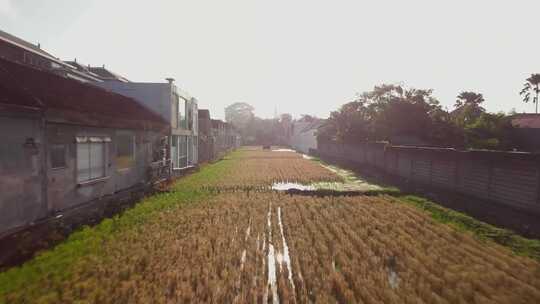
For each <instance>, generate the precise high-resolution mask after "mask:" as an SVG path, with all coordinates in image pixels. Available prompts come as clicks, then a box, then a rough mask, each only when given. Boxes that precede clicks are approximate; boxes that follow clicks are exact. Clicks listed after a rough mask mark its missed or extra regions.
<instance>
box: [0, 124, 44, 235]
mask: <svg viewBox="0 0 540 304" xmlns="http://www.w3.org/2000/svg"><path fill="white" fill-rule="evenodd" d="M40 125H41V121H40V119H39V118H36V119H31V118H10V117H0V138H1V139H2V142H1V143H0V233H1V232H2V231H6V230H8V229H11V228H14V227H18V226H23V225H26V224H28V223H30V222H32V221H35V220H37V219H39V218H42V217H44V216H45V215H46V214H47V207H46V206H45V204H44V199H43V191H42V189H43V187H42V183H43V176H44V175H43V173H44V172H43V170H42V167H41V159H43V155H42V150H41V149H40V147H42V146H43V145H42V138H43V137H42V136H43V133H42V130H41V128H40ZM32 141H33V142H34V143H35V145H31V144H30V142H32Z"/></svg>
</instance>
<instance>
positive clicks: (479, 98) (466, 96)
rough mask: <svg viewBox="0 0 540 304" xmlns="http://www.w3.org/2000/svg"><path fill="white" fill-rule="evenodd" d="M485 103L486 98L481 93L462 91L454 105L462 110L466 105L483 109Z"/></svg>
mask: <svg viewBox="0 0 540 304" xmlns="http://www.w3.org/2000/svg"><path fill="white" fill-rule="evenodd" d="M483 102H484V96H483V95H482V94H480V93H476V92H471V91H462V92H460V93H459V95H458V96H457V99H456V103H455V104H454V108H456V109H457V108H460V107H462V106H465V105H474V106H477V107H480V108H481V106H480V105H481V104H482V103H483Z"/></svg>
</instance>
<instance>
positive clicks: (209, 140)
mask: <svg viewBox="0 0 540 304" xmlns="http://www.w3.org/2000/svg"><path fill="white" fill-rule="evenodd" d="M213 159H214V137H213V136H212V120H211V118H210V111H208V110H199V162H201V163H203V162H209V161H212V160H213Z"/></svg>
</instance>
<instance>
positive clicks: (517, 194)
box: [317, 142, 540, 214]
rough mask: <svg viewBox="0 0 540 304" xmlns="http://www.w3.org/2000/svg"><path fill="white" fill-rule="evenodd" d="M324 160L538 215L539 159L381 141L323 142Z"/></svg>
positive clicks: (500, 153) (509, 153) (321, 152)
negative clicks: (399, 144) (369, 169)
mask: <svg viewBox="0 0 540 304" xmlns="http://www.w3.org/2000/svg"><path fill="white" fill-rule="evenodd" d="M317 151H318V153H319V155H320V156H321V157H323V158H324V157H326V158H330V159H335V160H343V161H348V162H351V163H356V164H358V165H370V166H373V167H376V168H378V169H380V170H382V171H384V172H386V173H388V174H391V175H394V176H398V177H401V178H403V179H405V180H408V181H411V182H415V183H419V184H423V185H426V186H432V187H434V188H439V189H444V190H449V191H454V192H458V193H461V194H466V195H470V196H473V197H478V198H481V199H485V200H488V201H492V202H496V203H500V204H505V205H509V206H512V207H516V208H519V209H522V210H527V211H532V212H534V213H538V214H540V196H539V193H540V156H539V155H537V154H532V153H516V152H493V151H457V150H453V149H436V148H420V147H403V146H391V145H386V144H379V143H366V144H358V145H350V144H339V143H333V142H319V143H318V150H317Z"/></svg>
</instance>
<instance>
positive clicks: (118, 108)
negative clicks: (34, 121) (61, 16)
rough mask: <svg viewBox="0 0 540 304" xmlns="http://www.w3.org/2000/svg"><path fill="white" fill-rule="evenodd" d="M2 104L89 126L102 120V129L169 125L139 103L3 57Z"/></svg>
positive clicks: (0, 77)
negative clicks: (61, 116) (93, 119)
mask: <svg viewBox="0 0 540 304" xmlns="http://www.w3.org/2000/svg"><path fill="white" fill-rule="evenodd" d="M0 103H2V104H4V105H12V106H20V107H26V108H28V107H30V108H36V109H39V110H43V111H46V112H47V111H51V110H52V111H54V112H55V113H66V115H67V113H71V115H70V118H71V121H73V120H74V121H75V122H81V123H84V124H88V123H89V122H90V120H89V117H98V118H99V124H100V126H103V127H107V126H121V125H123V126H125V127H127V128H143V127H145V126H146V124H148V123H150V124H152V125H153V126H155V127H157V128H160V129H163V128H167V127H169V124H168V123H167V122H166V121H165V120H163V119H162V118H161V117H160V116H159V115H157V114H156V113H154V112H153V111H151V110H150V109H147V108H146V107H144V106H142V105H140V104H139V103H137V102H136V101H135V100H133V99H131V98H129V97H125V96H123V95H120V94H115V93H112V92H108V91H106V90H104V89H101V88H98V87H95V86H92V85H88V84H84V83H81V82H79V81H76V80H72V79H68V78H65V77H62V76H59V75H56V74H54V73H51V72H48V71H44V70H39V69H36V68H33V67H29V66H26V65H22V64H18V63H14V62H10V61H7V60H5V59H2V58H0Z"/></svg>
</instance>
